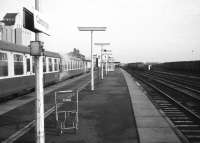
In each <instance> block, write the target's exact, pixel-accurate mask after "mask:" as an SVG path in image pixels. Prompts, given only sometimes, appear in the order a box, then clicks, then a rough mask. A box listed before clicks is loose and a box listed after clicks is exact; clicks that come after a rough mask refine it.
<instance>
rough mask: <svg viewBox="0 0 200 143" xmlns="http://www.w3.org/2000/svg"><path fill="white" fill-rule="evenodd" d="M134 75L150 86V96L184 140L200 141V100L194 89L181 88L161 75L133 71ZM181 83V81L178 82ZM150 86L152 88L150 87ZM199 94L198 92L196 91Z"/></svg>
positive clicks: (196, 142) (197, 142) (191, 142)
mask: <svg viewBox="0 0 200 143" xmlns="http://www.w3.org/2000/svg"><path fill="white" fill-rule="evenodd" d="M131 74H132V76H134V77H135V78H137V79H138V80H140V81H141V82H142V83H144V84H145V85H147V86H148V88H147V90H148V91H149V93H150V94H149V98H150V99H151V100H152V101H153V103H154V104H155V105H156V106H157V107H158V108H159V109H161V110H162V112H163V113H164V114H165V115H166V116H167V117H168V119H170V120H171V122H172V123H173V125H174V127H175V129H176V131H177V132H178V133H180V134H181V138H182V140H183V142H187V143H199V142H200V100H199V96H197V95H196V96H194V93H192V91H189V89H187V88H186V89H184V86H182V87H181V88H180V86H177V85H176V83H174V84H172V81H171V82H170V83H169V82H167V81H166V79H165V78H164V79H162V78H161V77H159V79H158V78H156V77H155V76H152V75H147V74H146V75H143V74H139V73H133V72H131ZM178 85H180V83H178ZM149 87H150V88H149ZM196 94H197V93H196Z"/></svg>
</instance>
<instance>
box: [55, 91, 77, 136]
mask: <svg viewBox="0 0 200 143" xmlns="http://www.w3.org/2000/svg"><path fill="white" fill-rule="evenodd" d="M55 108H56V109H55V110H56V121H57V129H58V130H59V131H58V133H59V134H62V133H63V132H64V130H72V129H73V130H74V131H75V132H76V131H77V130H78V90H76V91H73V90H66V91H57V92H55Z"/></svg>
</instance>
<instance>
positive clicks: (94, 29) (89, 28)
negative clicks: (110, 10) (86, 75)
mask: <svg viewBox="0 0 200 143" xmlns="http://www.w3.org/2000/svg"><path fill="white" fill-rule="evenodd" d="M78 29H79V31H90V33H91V90H92V91H93V90H94V62H93V49H92V46H93V32H94V31H106V27H78Z"/></svg>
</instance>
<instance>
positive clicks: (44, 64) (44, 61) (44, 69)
mask: <svg viewBox="0 0 200 143" xmlns="http://www.w3.org/2000/svg"><path fill="white" fill-rule="evenodd" d="M46 71H47V69H46V58H45V57H43V72H46Z"/></svg>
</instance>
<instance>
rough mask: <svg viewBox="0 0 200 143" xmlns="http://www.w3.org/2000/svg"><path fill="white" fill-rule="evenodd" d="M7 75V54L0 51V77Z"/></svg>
mask: <svg viewBox="0 0 200 143" xmlns="http://www.w3.org/2000/svg"><path fill="white" fill-rule="evenodd" d="M1 76H8V56H7V53H1V52H0V77H1Z"/></svg>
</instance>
